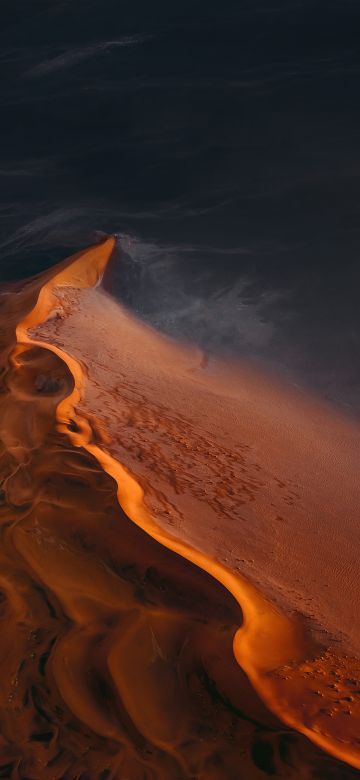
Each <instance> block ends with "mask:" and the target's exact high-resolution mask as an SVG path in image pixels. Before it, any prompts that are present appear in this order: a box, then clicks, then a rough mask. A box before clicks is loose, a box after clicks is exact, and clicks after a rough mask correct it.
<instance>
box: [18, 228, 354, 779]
mask: <svg viewBox="0 0 360 780" xmlns="http://www.w3.org/2000/svg"><path fill="white" fill-rule="evenodd" d="M113 246H114V242H113V240H112V239H109V240H107V241H105V242H104V243H103V244H102V245H99V246H97V247H93V248H92V249H90V250H88V251H87V252H84V253H81V254H80V255H79V256H77V257H76V258H75V259H74V260H70V261H69V262H68V264H63V265H62V266H61V269H60V270H59V272H58V273H56V274H55V275H54V274H53V275H49V274H48V275H47V278H45V279H44V280H42V284H40V293H39V295H38V298H37V300H36V296H35V301H34V304H33V305H32V306H31V307H30V313H29V314H27V315H26V316H25V318H24V319H23V320H22V321H21V322H20V324H19V325H18V326H17V328H16V337H17V347H16V348H15V350H13V353H12V362H13V366H14V370H15V376H16V370H18V372H19V371H20V372H21V370H22V369H23V366H24V362H23V361H24V359H25V361H26V354H27V353H28V352H29V351H30V352H31V351H33V350H34V349H38V348H41V349H42V350H44V351H45V350H46V351H48V353H49V352H50V353H52V354H53V355H54V356H55V357H54V359H55V360H57V359H60V363H62V362H63V363H65V364H66V366H67V367H68V369H69V371H70V375H71V376H72V378H73V386H72V387H70V388H69V392H67V393H66V394H65V397H63V399H62V400H59V402H58V403H57V406H56V416H57V420H58V428H59V430H60V431H61V432H66V433H67V435H68V437H69V438H70V441H71V443H72V445H73V446H75V447H81V448H83V449H85V450H86V451H87V452H88V453H89V454H90V455H91V456H93V458H95V459H96V460H97V461H98V463H99V464H100V465H101V466H102V468H103V469H104V470H105V472H107V474H109V475H110V476H111V477H113V478H114V479H115V480H116V483H117V488H118V500H119V503H120V505H121V507H122V509H123V510H124V511H125V513H126V515H127V516H128V517H129V518H131V520H132V521H133V522H134V523H136V525H137V526H139V527H140V528H141V529H143V530H144V531H146V533H147V534H149V535H150V536H151V537H152V538H153V539H155V540H156V541H158V542H160V543H161V545H162V546H163V547H164V548H168V549H169V550H171V551H173V552H175V553H178V554H179V555H180V556H182V558H185V559H187V560H188V561H190V562H191V563H194V564H196V566H197V567H199V568H200V569H201V570H203V571H205V572H207V573H208V574H210V575H211V576H212V577H213V578H214V579H215V580H217V581H218V582H220V583H221V584H222V585H224V586H225V587H226V588H227V590H228V591H229V592H230V593H231V594H232V595H233V596H234V597H235V599H236V601H237V602H238V603H239V605H240V606H241V609H242V613H243V622H242V625H241V628H239V630H238V631H237V633H236V635H235V639H234V653H235V656H236V659H237V661H238V663H239V664H240V666H241V667H242V668H243V669H244V670H245V672H246V674H247V675H248V677H249V678H250V680H251V682H252V684H253V685H254V687H255V688H256V690H257V691H258V693H259V694H260V695H261V697H262V698H263V700H264V701H265V702H266V704H267V706H268V707H269V708H270V709H271V710H272V711H273V712H274V713H276V715H278V716H279V717H280V718H281V719H282V720H283V721H284V722H285V723H287V724H289V725H290V726H293V727H295V728H296V729H298V730H299V731H301V732H302V733H304V734H305V735H306V736H308V737H310V739H311V740H312V741H313V742H315V743H316V744H318V745H319V746H320V747H322V748H324V749H325V750H327V751H328V752H329V753H331V754H333V755H334V756H336V757H338V758H341V759H343V760H345V761H347V762H349V763H351V764H353V765H354V766H356V767H360V750H359V743H358V739H357V734H358V733H359V719H360V697H359V695H358V692H357V686H358V683H357V680H358V678H359V664H358V663H357V661H356V659H355V655H354V654H353V653H351V657H349V655H350V653H349V654H348V655H345V654H344V648H345V649H346V648H347V647H349V648H351V649H352V648H355V649H357V648H358V647H359V644H358V641H359V637H358V633H357V632H358V626H354V625H353V621H352V619H351V610H353V609H354V608H355V606H356V604H357V603H358V601H357V600H358V590H357V580H356V565H355V564H354V563H353V559H354V557H355V552H356V548H355V550H354V544H355V540H356V528H354V527H353V519H354V513H355V508H356V497H358V488H357V481H356V473H357V468H358V453H357V449H356V447H357V445H358V439H359V431H358V430H357V429H356V427H355V426H354V425H353V424H352V423H350V422H348V421H346V420H342V419H341V418H340V417H336V415H335V414H334V413H332V412H331V410H327V409H325V408H324V409H323V408H322V407H321V406H320V405H317V404H316V403H315V402H312V401H311V400H308V399H306V398H303V397H301V396H299V397H297V396H296V394H295V393H294V392H293V391H290V390H288V389H287V388H281V387H279V386H277V385H276V383H275V382H272V381H270V380H268V379H265V378H263V377H260V376H257V375H255V374H252V373H251V372H250V371H249V370H248V369H245V368H244V369H243V370H242V371H237V370H235V369H234V368H233V367H227V366H224V365H223V366H222V365H219V366H214V367H213V366H208V367H206V368H204V362H203V360H202V356H201V354H199V352H198V351H197V350H190V349H187V348H185V347H179V346H176V345H175V344H173V343H172V342H170V341H169V340H166V339H164V338H162V337H160V336H159V335H158V334H156V333H154V332H153V331H152V330H151V329H150V328H148V327H146V326H144V325H143V324H141V323H139V322H137V321H136V320H134V319H133V318H132V317H131V316H130V315H129V314H128V313H127V312H125V311H124V310H123V309H121V308H120V307H119V306H118V305H117V304H115V302H113V301H112V300H111V299H109V298H108V296H106V295H105V294H104V293H103V292H102V291H101V290H100V289H96V290H95V289H93V287H94V285H96V284H97V282H98V280H99V279H100V277H101V274H102V273H103V271H104V268H105V266H106V263H107V261H108V259H109V257H110V255H111V253H112V250H113ZM30 292H31V291H30ZM28 294H29V295H30V297H31V294H30V293H28ZM95 325H96V327H95ZM109 334H111V336H110V338H109ZM22 373H23V371H22ZM15 384H16V382H15ZM16 392H17V399H18V402H19V392H20V391H19V388H16ZM22 392H24V390H22ZM20 395H21V393H20ZM25 395H26V392H25ZM9 446H11V444H10V445H9V443H8V447H9ZM12 446H14V445H12ZM358 505H359V504H358ZM339 518H341V519H342V520H343V527H342V528H340V527H339ZM324 534H326V536H324ZM14 538H15V546H16V548H17V549H18V550H19V551H20V552H21V554H22V555H25V557H26V555H28V556H30V558H31V565H32V566H33V567H34V566H35V569H36V566H39V565H40V564H36V562H34V557H33V553H30V551H29V552H26V551H27V548H26V544H25V546H24V538H23V536H22V535H21V532H20V535H19V533H17V532H16V534H15V537H14ZM320 544H321V553H322V557H321V559H320V557H319V545H320ZM316 547H317V549H316ZM336 555H338V556H339V557H340V558H341V559H343V565H342V566H338V565H337V562H336V560H334V559H335V556H336ZM30 558H29V560H30ZM345 561H346V563H345ZM54 565H55V564H54ZM38 574H39V576H41V578H44V571H43V568H41V567H40V569H39V570H38ZM330 575H331V576H330ZM314 576H316V577H318V578H319V583H317V585H316V587H314V582H313V579H314ZM300 577H301V578H304V580H303V582H301V584H300V585H298V584H297V580H299V579H300ZM328 586H330V588H329V587H328ZM52 587H53V588H54V582H52ZM89 587H90V589H91V583H90V585H89V584H87V586H86V589H85V592H86V598H87V597H88V593H87V589H88V588H89ZM99 588H100V592H101V583H100V582H99V583H97V584H94V585H93V588H92V590H93V592H94V598H95V594H96V592H98V589H99ZM345 588H348V603H347V605H346V608H343V609H342V611H341V612H337V604H339V602H341V603H342V604H343V603H344V596H343V594H344V590H345ZM326 589H327V590H326ZM55 590H56V591H59V593H60V592H61V590H62V587H61V577H60V579H59V581H58V584H57V585H56V587H55ZM264 594H267V598H265V596H264ZM310 594H311V597H312V598H313V599H314V601H313V603H312V604H311V606H310V608H309V605H308V603H307V602H306V598H307V597H309V596H310ZM269 597H270V598H271V600H268V599H269ZM59 598H60V596H59ZM62 598H64V595H63V594H62ZM78 598H79V596H77V598H76V599H72V600H71V601H70V602H69V600H68V597H67V602H66V603H67V614H69V615H70V617H71V619H72V620H73V621H75V622H77V623H79V621H80V622H81V623H83V621H84V605H83V599H84V596H82V597H81V599H82V600H81V605H80V606H79V605H77V601H78ZM304 599H305V600H304ZM294 610H297V611H298V612H299V613H302V614H303V616H304V617H305V616H306V617H307V620H305V619H304V618H302V619H300V615H299V616H298V617H297V618H296V619H295V616H294V614H292V615H291V614H290V613H291V611H294ZM339 614H341V625H339ZM310 618H311V621H310V620H309V619H310ZM88 619H89V618H87V621H88ZM240 620H241V619H240ZM240 620H239V623H240ZM129 625H130V626H131V621H130V624H129ZM84 628H85V626H84ZM130 630H131V629H130ZM339 630H340V631H341V632H342V635H341V637H340V633H339ZM159 631H160V632H161V628H159ZM325 631H328V632H329V633H328V634H324V633H323V632H325ZM165 634H166V631H165ZM340 638H341V639H342V650H341V651H339V650H338V649H337V650H336V651H335V648H337V647H338V644H336V641H337V642H338V641H339V639H340ZM325 639H326V640H327V641H326V643H325ZM320 640H322V641H321V642H320ZM155 647H157V648H158V649H157V650H156V652H157V653H158V654H159V655H160V657H161V655H162V651H161V648H160V646H159V645H158V643H157V640H156V642H155ZM119 652H120V651H119V648H118V649H117V650H116V652H115V654H114V652H113V653H110V655H109V657H108V658H109V660H108V663H109V669H110V671H111V673H112V677H113V679H114V680H115V681H116V684H117V686H118V688H119V690H121V695H122V699H123V701H124V702H125V706H126V709H127V712H128V713H129V714H130V716H131V718H132V720H133V721H134V722H136V720H137V718H138V717H139V707H138V705H137V704H136V702H137V698H136V685H137V684H138V683H136V680H135V678H132V676H131V674H129V677H128V683H127V684H125V683H124V678H123V673H122V675H121V676H120V677H119V673H118V672H117V671H116V670H117V664H118V653H119ZM76 653H78V654H79V663H80V664H81V657H82V653H81V641H79V636H78V635H76V642H75V645H74V646H73V649H72V661H73V663H75V672H74V671H73V672H72V674H74V673H75V674H76V675H80V676H81V665H80V666H79V667H78V669H77V667H76ZM144 664H145V661H144ZM137 668H141V664H140V667H137ZM56 670H57V671H56V675H57V681H58V682H57V684H58V686H59V687H60V690H61V691H62V694H63V695H64V696H65V699H66V700H67V702H68V705H69V706H70V709H72V710H73V711H76V712H77V716H78V717H79V718H80V720H82V721H84V722H87V723H88V724H89V725H91V727H92V728H94V724H95V726H96V728H95V730H96V731H97V732H98V733H102V734H107V735H108V736H111V737H114V738H115V737H116V733H115V732H109V730H108V726H107V725H106V723H104V721H103V717H102V715H101V713H99V712H94V707H93V705H92V704H91V702H90V701H89V695H88V692H87V690H86V685H85V684H84V685H83V686H82V696H80V697H79V695H78V692H77V693H76V694H74V695H72V688H73V685H74V681H73V682H71V679H72V678H71V677H70V678H69V670H67V671H66V673H65V674H64V673H63V672H62V671H61V667H60V668H59V667H58V666H57V667H56ZM332 680H335V682H334V683H333V682H332ZM148 684H149V681H148V680H145V679H144V681H143V685H144V687H146V685H148ZM330 686H331V687H330ZM138 695H140V693H139V694H138ZM156 695H157V694H156V691H155V689H154V691H153V695H152V698H156ZM150 698H151V697H150ZM349 702H350V703H349ZM179 706H180V705H179ZM165 711H166V712H168V710H167V709H166V708H165ZM89 712H90V713H91V715H89ZM151 712H152V710H151V707H150V713H151ZM146 722H148V718H147V717H146V716H144V717H143V719H142V723H141V726H142V728H141V730H142V731H143V733H144V730H145V731H146ZM115 731H116V730H115ZM150 731H151V732H152V733H151V735H150V733H149V734H148V738H150V736H151V737H152V739H154V729H153V728H152V729H150ZM157 731H158V736H157V738H156V742H157V744H158V747H159V748H162V749H167V750H170V751H171V746H172V748H173V749H174V744H175V743H176V738H177V737H176V736H175V732H174V729H171V728H170V726H169V718H168V717H166V718H165V720H161V719H159V720H158V727H157ZM184 771H185V770H184ZM165 776H166V775H165ZM174 776H175V775H174ZM207 776H210V775H207ZM219 776H221V777H222V776H223V775H221V774H220V775H219ZM228 776H230V775H229V774H228ZM214 777H215V775H214ZM224 777H225V775H224Z"/></svg>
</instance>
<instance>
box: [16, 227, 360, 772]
mask: <svg viewBox="0 0 360 780" xmlns="http://www.w3.org/2000/svg"><path fill="white" fill-rule="evenodd" d="M113 249H114V240H113V239H107V240H106V241H104V242H103V243H102V244H100V245H96V246H95V247H92V248H90V250H87V251H85V252H84V253H80V254H79V255H78V256H76V257H75V258H73V259H70V260H69V261H67V263H65V264H62V265H61V267H60V270H58V272H57V273H55V274H54V272H53V273H52V275H48V278H47V279H45V280H44V283H42V284H40V289H39V293H38V296H37V298H36V295H35V301H34V305H33V306H32V307H30V309H29V313H28V314H26V315H25V316H24V318H23V319H22V320H21V321H20V323H18V324H17V326H16V339H17V345H16V346H15V348H14V349H13V350H12V354H11V362H12V366H13V368H14V370H15V373H16V370H21V369H22V368H23V361H24V359H25V361H26V355H27V353H29V352H30V353H31V352H32V351H33V350H41V351H44V350H45V351H46V353H47V354H49V353H50V354H51V355H52V356H53V359H54V360H55V361H58V363H59V364H64V365H66V367H67V369H68V372H69V373H68V374H67V377H68V378H67V382H66V387H67V389H68V390H70V392H68V393H66V394H65V395H64V394H63V393H62V395H63V397H60V398H57V403H56V407H55V414H56V420H57V428H58V431H59V433H60V434H64V433H65V434H66V436H67V437H68V439H69V440H70V443H71V445H72V446H73V447H75V448H79V449H81V450H85V451H86V452H87V453H88V454H89V456H91V458H92V459H94V460H96V461H97V462H98V463H99V464H100V466H101V467H102V469H103V470H104V471H105V472H106V473H107V474H108V475H110V477H112V478H113V479H114V480H115V482H116V484H117V498H118V501H119V504H120V506H121V507H122V509H123V510H124V512H125V514H126V516H127V517H129V518H130V520H131V521H132V522H134V523H135V524H136V525H137V526H138V527H139V528H140V529H142V531H145V532H146V534H148V535H149V536H150V537H152V539H154V540H155V541H157V542H159V543H160V545H161V546H162V547H163V548H167V549H168V550H170V551H171V552H172V553H176V554H177V555H178V556H181V560H182V559H185V560H187V561H189V562H190V563H192V564H195V565H196V567H198V568H199V569H201V570H203V571H205V572H206V573H207V574H208V575H211V577H212V578H214V580H216V581H218V582H219V583H221V584H222V585H223V586H224V587H225V588H226V589H227V590H228V591H229V592H230V593H231V594H232V596H234V597H235V600H236V601H237V602H238V604H239V605H240V607H241V612H242V625H241V627H240V628H238V630H237V631H236V633H235V636H234V640H233V648H234V654H235V657H236V660H237V662H238V663H239V665H240V666H241V667H242V668H243V669H244V671H245V672H246V674H247V676H248V677H249V679H250V680H251V682H252V684H253V686H254V688H255V689H256V690H257V692H258V693H259V694H260V696H261V697H262V699H263V700H264V701H265V703H266V705H267V706H268V707H269V708H270V710H272V711H273V712H274V713H275V714H276V715H277V716H279V717H280V718H281V719H282V720H283V721H284V722H285V723H286V724H288V725H289V726H291V727H293V728H295V729H297V730H298V731H300V732H302V733H303V734H304V735H306V736H307V737H309V738H310V739H311V740H312V741H313V742H314V743H315V744H317V745H319V746H320V747H321V748H323V749H325V750H326V751H328V752H329V753H330V754H332V755H334V756H335V757H336V758H340V759H342V760H344V761H347V762H349V763H350V764H352V765H353V766H355V767H360V758H359V749H358V745H357V744H356V743H357V740H356V738H355V736H354V735H356V733H357V729H358V718H357V713H356V712H355V714H354V713H352V714H351V718H349V719H348V720H350V721H351V724H350V725H349V724H346V727H345V733H344V727H343V724H342V723H341V720H343V718H344V708H343V709H341V706H340V708H339V710H338V711H337V712H334V713H333V714H332V717H331V722H330V725H329V723H328V722H327V723H326V718H325V716H326V714H327V713H326V712H325V716H324V714H323V716H322V720H321V716H319V706H318V705H317V704H316V705H315V708H314V699H316V697H317V696H320V695H321V698H322V702H321V704H322V710H325V709H326V706H325V707H324V705H328V704H329V702H328V700H326V699H325V700H324V696H326V695H327V696H328V697H329V696H330V693H329V692H328V693H327V694H326V690H325V689H326V686H327V685H328V681H329V679H330V677H329V675H331V673H333V667H334V665H335V666H336V667H337V678H336V686H335V687H336V689H337V691H339V688H341V686H344V685H345V682H344V681H345V680H346V675H349V674H350V672H349V670H351V664H352V663H353V662H352V661H351V659H350V661H349V659H346V658H345V657H342V656H337V657H336V658H335V660H334V658H333V657H331V655H330V654H329V652H328V651H327V650H326V649H324V648H322V647H320V646H319V644H318V643H317V642H316V641H314V639H313V638H312V637H311V634H310V633H309V632H308V631H307V630H306V627H305V626H304V624H303V623H302V622H301V621H300V620H295V619H289V617H288V616H286V615H285V614H282V612H281V611H280V610H279V609H278V608H277V607H275V606H274V605H272V604H271V603H270V602H269V601H267V599H266V598H264V597H263V596H262V595H260V593H259V591H258V590H257V589H256V588H255V587H254V586H253V585H252V584H251V583H250V582H249V581H247V580H246V578H245V577H242V576H241V575H240V574H239V573H238V572H234V571H233V570H231V569H230V568H227V567H226V566H225V565H224V564H223V563H221V562H220V561H217V560H216V559H215V558H210V557H209V556H208V555H207V554H206V553H204V552H202V551H201V550H200V549H197V548H195V547H193V546H192V545H191V544H189V543H188V542H187V541H186V540H184V539H182V538H179V537H178V536H176V535H175V534H171V533H169V531H168V530H167V529H166V530H165V529H164V528H163V527H162V526H161V525H159V524H158V523H157V521H156V519H155V518H154V515H153V513H152V512H151V511H150V509H149V507H148V505H147V501H146V491H145V492H144V489H143V487H142V486H141V484H140V482H139V481H138V480H137V479H136V478H135V477H134V476H133V475H132V473H131V472H130V470H129V468H128V467H126V466H124V465H122V464H121V462H119V461H118V460H117V459H116V458H115V457H113V455H112V454H111V446H110V444H111V439H108V440H107V438H106V436H107V433H106V430H102V429H101V428H100V429H99V428H98V429H97V428H96V425H94V424H93V423H94V419H93V418H92V417H91V410H90V411H88V413H86V412H85V409H83V408H82V407H83V405H84V395H86V392H87V387H86V385H87V376H86V375H87V368H86V367H85V366H84V365H82V364H81V362H80V361H79V360H78V359H77V358H76V357H74V356H73V355H72V354H71V353H70V351H69V350H68V349H66V350H65V349H64V348H62V347H60V346H59V345H58V344H56V343H55V341H56V339H55V340H54V341H46V339H45V338H44V332H41V333H40V334H39V333H38V329H39V327H40V326H42V325H43V324H44V323H48V324H49V327H51V326H52V323H56V322H57V319H59V320H60V322H61V320H62V318H63V316H64V306H65V308H66V306H68V307H69V310H70V308H71V305H72V301H71V296H72V295H73V291H74V290H77V291H78V290H81V289H84V290H87V289H88V288H90V289H91V288H93V287H94V286H95V285H96V284H97V283H98V281H99V279H100V278H101V275H102V273H103V271H104V269H105V267H106V264H107V262H108V261H109V258H110V257H111V254H112V252H113ZM67 290H68V291H69V293H70V296H69V299H68V300H67V298H66V295H67ZM59 291H60V292H61V295H62V293H64V296H63V297H61V295H60V298H59V295H58V293H59ZM59 300H60V308H59ZM65 316H66V312H65ZM50 359H51V358H50ZM41 381H42V382H43V387H45V391H46V379H42V380H41ZM41 381H40V383H41ZM62 389H64V387H63V388H62ZM55 390H56V391H57V388H55ZM17 393H18V395H17V400H18V402H19V388H17ZM94 439H98V443H95V442H94ZM14 538H15V546H16V547H17V549H18V550H20V551H21V552H22V554H26V549H27V548H26V543H25V542H24V540H23V537H22V536H21V530H20V531H16V532H15V537H14ZM42 576H44V575H42ZM87 587H89V585H87ZM58 588H59V589H60V590H61V582H59V585H58ZM90 590H91V589H90ZM84 598H86V596H85V592H84V594H83V595H82V600H83V599H84ZM69 604H70V603H67V611H68V613H69V614H70V617H71V619H73V620H74V621H75V622H76V621H79V620H83V605H81V608H80V607H79V606H78V605H77V604H76V599H75V600H74V603H71V605H69ZM231 610H232V608H231V607H230V613H231ZM234 614H235V615H236V611H235V613H233V615H232V620H233V621H234ZM128 619H129V616H128ZM240 622H241V615H239V617H238V623H240ZM129 627H130V631H131V620H130V626H129ZM76 641H77V643H78V645H80V649H79V647H78V649H77V650H76V647H75V646H74V653H75V659H76V653H78V657H79V659H80V658H81V641H80V638H79V635H78V634H76ZM151 641H152V646H153V651H154V653H155V655H158V656H159V657H160V658H161V657H162V655H163V651H162V650H161V646H160V645H159V644H158V641H157V639H156V637H154V636H153V637H152V640H151ZM75 644H76V643H75ZM79 653H80V655H79ZM109 658H110V661H109V665H110V668H111V669H112V675H113V679H116V678H117V676H118V674H119V673H118V672H117V670H116V653H115V654H114V653H113V654H112V653H110V655H109ZM111 659H113V660H111ZM227 660H228V659H227ZM55 666H56V665H55ZM285 667H286V669H285ZM57 668H58V671H57V674H58V679H59V678H61V681H62V682H61V688H62V689H63V690H64V689H66V691H67V693H66V698H67V699H68V700H69V701H71V708H72V709H74V710H75V711H77V714H78V717H79V718H80V720H82V721H85V722H88V725H89V726H90V727H91V728H94V727H95V730H96V731H98V732H99V733H101V734H102V735H104V736H107V737H109V738H114V739H116V738H117V737H118V734H117V730H116V727H114V725H112V726H111V727H109V724H108V723H107V722H106V719H105V721H104V719H103V718H102V716H101V714H100V713H99V711H96V708H95V711H94V706H93V704H92V703H91V702H90V703H89V701H88V702H87V703H86V687H84V686H83V689H82V691H83V695H84V698H85V703H84V704H82V705H81V706H80V705H79V700H78V699H76V697H74V695H72V690H71V688H72V685H71V684H70V685H69V678H68V671H67V672H65V673H64V671H61V668H62V666H61V663H60V666H59V665H58V667H57ZM75 669H76V663H75ZM284 669H285V670H284ZM314 670H315V671H314ZM339 670H340V671H339ZM315 672H316V673H315ZM78 673H79V675H80V677H81V673H80V667H79V668H78ZM239 674H240V671H239ZM320 675H321V676H320ZM321 678H322V679H321ZM119 679H120V678H119ZM239 680H240V677H239ZM350 682H351V681H350ZM355 682H356V681H355ZM133 684H135V682H134V683H133ZM319 686H320V687H321V692H320V691H319V690H318V691H317V693H316V688H317V687H319ZM119 687H120V688H121V691H122V696H123V698H124V699H125V700H126V702H127V709H128V712H130V713H132V718H133V720H134V721H135V722H136V718H137V717H138V714H137V713H136V712H135V711H133V709H132V708H133V706H134V704H133V703H132V699H133V697H134V698H135V699H136V696H135V694H134V691H133V689H132V688H131V686H130V687H129V688H127V687H126V686H125V688H124V682H123V681H121V682H120V681H119ZM135 687H136V684H135ZM345 688H346V686H345ZM350 688H351V685H350ZM348 689H349V685H348V686H347V688H346V692H347V693H349V690H348ZM344 690H345V689H344ZM332 691H333V688H331V695H332ZM351 695H352V693H351ZM339 698H341V696H338V699H339ZM344 698H346V697H344ZM347 698H348V697H347ZM304 703H305V707H306V710H305V713H303V716H302V717H301V715H300V713H301V710H300V707H301V706H302V705H303V704H304ZM330 704H331V702H330ZM337 704H338V702H337ZM345 706H347V707H348V704H347V705H345ZM89 712H91V716H89ZM319 719H320V726H319ZM328 720H329V718H328ZM324 722H325V723H326V732H327V733H324V732H325V726H324ZM143 727H144V724H143ZM167 731H168V736H167V738H165V739H164V734H166V732H167ZM158 733H159V736H158V737H157V739H156V740H155V741H156V743H157V747H158V748H159V749H163V750H166V751H168V752H169V753H170V754H171V753H173V754H176V756H175V757H176V760H177V761H178V763H179V765H180V767H182V769H181V771H182V772H184V773H185V774H184V776H187V775H186V772H189V771H194V770H193V769H191V768H189V763H188V762H187V761H185V763H184V760H183V759H182V758H181V755H182V754H181V751H180V753H179V752H178V751H177V750H176V748H174V745H176V738H175V737H174V734H172V733H171V729H170V730H169V729H167V725H166V722H162V723H161V724H160V726H159V727H158ZM148 736H149V738H150V736H151V735H150V733H149V735H148ZM152 737H154V735H153V734H152ZM190 764H191V761H190ZM131 771H132V770H131ZM171 771H175V770H170V772H171ZM221 771H223V769H222V770H220V774H216V772H215V774H213V775H211V776H214V777H218V776H219V777H223V776H224V777H225V776H227V777H230V774H229V769H227V770H226V771H227V772H228V774H227V775H224V774H221ZM166 772H169V768H167V769H165V775H164V777H166V776H169V775H166ZM113 776H115V775H113ZM132 776H133V775H131V777H132ZM159 776H160V775H159ZM171 776H176V775H175V774H174V775H171ZM199 776H200V775H199ZM204 776H206V777H210V773H209V771H208V770H206V775H204ZM295 776H300V775H295ZM304 776H305V775H304ZM234 777H235V775H234Z"/></svg>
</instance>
